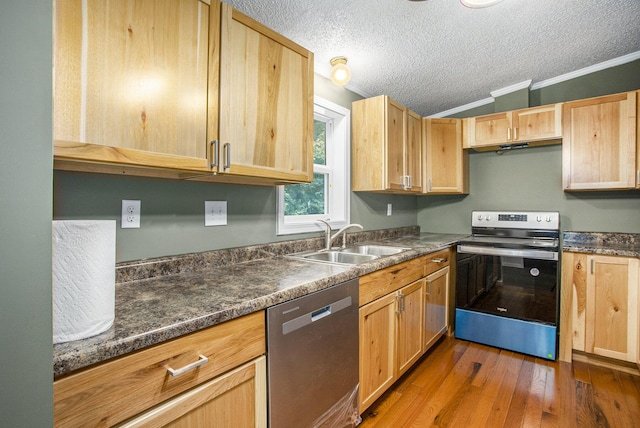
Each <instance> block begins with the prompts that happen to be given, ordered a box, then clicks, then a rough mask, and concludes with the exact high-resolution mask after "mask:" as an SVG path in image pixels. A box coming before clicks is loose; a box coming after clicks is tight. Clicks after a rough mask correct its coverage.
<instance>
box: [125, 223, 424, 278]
mask: <svg viewBox="0 0 640 428" xmlns="http://www.w3.org/2000/svg"><path fill="white" fill-rule="evenodd" d="M334 233H335V232H334ZM419 233H420V227H419V226H407V227H398V228H393V229H379V230H370V231H363V232H349V233H347V241H348V243H350V244H353V243H357V242H366V241H378V240H383V239H392V238H397V237H400V236H407V235H418V234H419ZM335 244H336V245H340V244H341V241H340V239H338V240H337V241H336V242H335ZM323 246H324V236H321V237H317V238H307V239H298V240H291V241H281V242H274V243H269V244H259V245H249V246H245V247H237V248H225V249H221V250H214V251H205V252H201V253H191V254H183V255H176V256H171V257H159V258H154V259H145V260H138V261H132V262H123V263H118V264H117V265H116V283H124V282H129V281H137V280H141V279H147V278H153V277H157V276H163V275H174V274H178V273H183V272H194V271H198V270H201V269H207V268H210V267H219V266H225V265H229V264H235V263H241V262H247V261H251V260H257V259H264V258H269V257H277V256H282V255H285V254H290V253H297V252H300V251H308V250H316V249H320V248H322V247H323Z"/></svg>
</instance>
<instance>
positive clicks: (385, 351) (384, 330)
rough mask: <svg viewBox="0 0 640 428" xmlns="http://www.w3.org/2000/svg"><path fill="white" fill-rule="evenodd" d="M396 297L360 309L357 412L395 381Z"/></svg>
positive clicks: (390, 295) (379, 300)
mask: <svg viewBox="0 0 640 428" xmlns="http://www.w3.org/2000/svg"><path fill="white" fill-rule="evenodd" d="M396 300H397V299H396V295H395V293H392V294H389V295H387V296H385V297H382V298H380V299H378V300H376V301H375V302H373V303H369V304H368V305H365V306H363V307H361V308H360V336H359V337H360V411H361V412H362V411H364V409H366V408H367V407H369V406H370V405H371V404H372V403H373V402H374V401H375V400H376V399H377V398H378V397H380V396H381V395H382V393H383V392H384V391H386V390H387V389H388V388H389V387H390V386H391V385H393V382H395V380H396V373H395V372H396V370H395V367H396V336H395V329H396V321H395V317H396Z"/></svg>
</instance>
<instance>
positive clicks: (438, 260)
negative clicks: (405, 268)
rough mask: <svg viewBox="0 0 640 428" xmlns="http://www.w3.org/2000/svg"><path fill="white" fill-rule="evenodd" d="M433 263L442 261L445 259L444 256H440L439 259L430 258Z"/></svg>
mask: <svg viewBox="0 0 640 428" xmlns="http://www.w3.org/2000/svg"><path fill="white" fill-rule="evenodd" d="M431 261H432V262H433V263H444V262H446V261H447V259H445V258H444V257H440V258H439V259H431Z"/></svg>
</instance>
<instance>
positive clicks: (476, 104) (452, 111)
mask: <svg viewBox="0 0 640 428" xmlns="http://www.w3.org/2000/svg"><path fill="white" fill-rule="evenodd" d="M495 100H496V99H495V98H493V97H489V98H484V99H482V100H478V101H474V102H472V103H469V104H465V105H463V106H459V107H454V108H452V109H449V110H445V111H441V112H440V113H436V114H432V115H429V116H427V117H434V118H438V117H447V116H451V115H452V114H456V113H461V112H463V111H467V110H471V109H472V108H476V107H480V106H484V105H487V104H491V103H493V102H495Z"/></svg>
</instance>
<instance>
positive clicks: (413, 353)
mask: <svg viewBox="0 0 640 428" xmlns="http://www.w3.org/2000/svg"><path fill="white" fill-rule="evenodd" d="M423 290H424V279H421V280H419V281H416V282H414V283H413V284H409V285H407V286H406V287H403V288H402V289H400V290H399V291H398V294H397V298H398V299H399V301H398V306H399V307H398V310H397V312H396V315H397V327H396V352H397V355H396V359H397V366H398V370H397V376H401V375H402V374H403V373H404V372H405V371H407V369H408V368H410V367H411V366H412V365H413V364H414V363H415V362H416V361H418V359H419V358H420V356H422V338H423V332H422V329H423V323H422V320H423V307H424V305H423Z"/></svg>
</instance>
